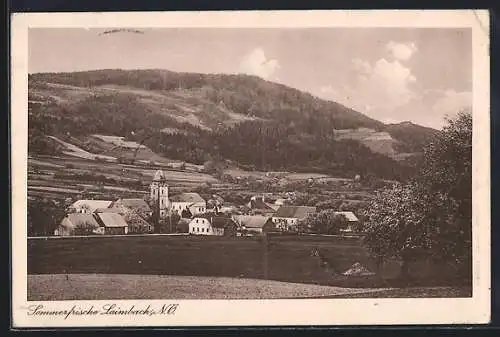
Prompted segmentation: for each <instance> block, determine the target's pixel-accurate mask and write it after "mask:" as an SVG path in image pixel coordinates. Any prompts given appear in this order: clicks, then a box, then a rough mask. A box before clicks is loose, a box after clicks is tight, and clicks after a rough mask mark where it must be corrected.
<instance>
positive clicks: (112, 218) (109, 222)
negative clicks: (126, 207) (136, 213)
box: [97, 213, 128, 227]
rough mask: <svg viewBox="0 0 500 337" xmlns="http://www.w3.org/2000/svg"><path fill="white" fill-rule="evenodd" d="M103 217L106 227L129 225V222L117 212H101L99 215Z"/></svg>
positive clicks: (100, 217)
mask: <svg viewBox="0 0 500 337" xmlns="http://www.w3.org/2000/svg"><path fill="white" fill-rule="evenodd" d="M97 216H98V217H99V219H101V221H102V223H103V225H104V227H127V226H128V225H127V222H126V221H125V219H123V217H122V216H121V215H120V214H116V213H99V214H98V215H97Z"/></svg>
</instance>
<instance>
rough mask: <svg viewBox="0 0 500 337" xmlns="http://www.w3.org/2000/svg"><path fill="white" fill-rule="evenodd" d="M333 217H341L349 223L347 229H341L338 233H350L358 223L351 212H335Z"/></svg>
mask: <svg viewBox="0 0 500 337" xmlns="http://www.w3.org/2000/svg"><path fill="white" fill-rule="evenodd" d="M335 215H343V216H345V218H346V219H347V221H348V222H349V225H348V226H347V228H343V229H341V230H340V231H341V232H348V233H349V232H352V231H354V229H353V225H355V224H357V223H358V222H359V219H358V217H357V216H356V215H355V214H354V213H353V212H335Z"/></svg>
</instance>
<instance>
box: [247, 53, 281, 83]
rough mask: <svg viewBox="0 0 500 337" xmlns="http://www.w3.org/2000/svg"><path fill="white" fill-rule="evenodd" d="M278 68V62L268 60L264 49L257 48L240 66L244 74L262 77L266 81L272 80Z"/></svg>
mask: <svg viewBox="0 0 500 337" xmlns="http://www.w3.org/2000/svg"><path fill="white" fill-rule="evenodd" d="M278 68H279V63H278V60H270V59H268V58H267V57H266V54H265V53H264V50H263V49H262V48H255V49H254V50H252V51H251V52H250V53H248V54H247V55H245V57H244V58H243V60H242V61H241V64H240V71H241V72H242V73H245V74H248V75H256V76H260V77H262V78H264V79H268V78H270V77H271V76H272V75H273V74H274V73H275V72H276V70H277V69H278Z"/></svg>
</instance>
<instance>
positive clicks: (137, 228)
mask: <svg viewBox="0 0 500 337" xmlns="http://www.w3.org/2000/svg"><path fill="white" fill-rule="evenodd" d="M110 208H113V209H118V210H119V211H118V212H117V213H118V214H120V215H122V216H123V218H124V219H125V221H126V222H127V224H128V232H129V233H137V234H140V233H151V232H152V231H153V226H151V224H150V223H149V222H148V221H147V220H148V219H149V218H150V217H151V216H152V215H153V212H152V211H151V208H149V206H148V204H147V203H146V202H145V201H144V200H143V199H119V200H117V201H116V202H114V203H113V205H112V206H111V207H110Z"/></svg>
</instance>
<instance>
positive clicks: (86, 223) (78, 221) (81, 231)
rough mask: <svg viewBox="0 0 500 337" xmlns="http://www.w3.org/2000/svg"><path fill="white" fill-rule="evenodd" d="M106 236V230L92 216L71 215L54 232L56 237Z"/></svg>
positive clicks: (83, 214)
mask: <svg viewBox="0 0 500 337" xmlns="http://www.w3.org/2000/svg"><path fill="white" fill-rule="evenodd" d="M92 234H104V228H103V227H101V226H100V225H99V223H98V222H97V221H96V219H95V218H94V216H93V215H92V214H87V213H70V214H68V215H66V216H65V217H64V218H63V219H62V221H61V224H60V225H59V227H58V228H57V229H56V230H55V231H54V235H56V236H71V235H92Z"/></svg>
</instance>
